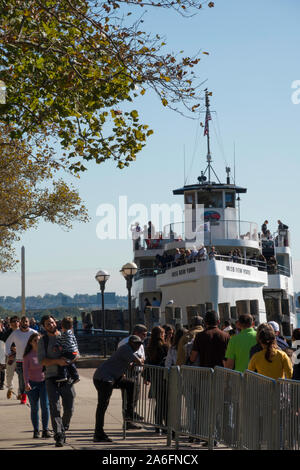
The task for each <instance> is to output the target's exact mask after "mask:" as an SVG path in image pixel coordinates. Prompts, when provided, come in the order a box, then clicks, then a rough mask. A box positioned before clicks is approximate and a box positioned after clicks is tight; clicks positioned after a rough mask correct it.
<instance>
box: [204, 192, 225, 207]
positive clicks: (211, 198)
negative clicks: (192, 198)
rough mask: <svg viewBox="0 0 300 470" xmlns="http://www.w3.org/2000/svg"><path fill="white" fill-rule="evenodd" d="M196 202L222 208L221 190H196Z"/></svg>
mask: <svg viewBox="0 0 300 470" xmlns="http://www.w3.org/2000/svg"><path fill="white" fill-rule="evenodd" d="M198 204H203V205H204V207H212V208H214V209H222V207H223V198H222V192H221V191H220V192H202V191H199V192H198Z"/></svg>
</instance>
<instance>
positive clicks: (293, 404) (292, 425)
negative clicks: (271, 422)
mask: <svg viewBox="0 0 300 470" xmlns="http://www.w3.org/2000/svg"><path fill="white" fill-rule="evenodd" d="M278 384H279V394H280V405H281V406H280V432H281V434H280V447H281V449H283V450H299V449H300V382H298V381H295V380H278Z"/></svg>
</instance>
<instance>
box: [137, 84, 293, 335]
mask: <svg viewBox="0 0 300 470" xmlns="http://www.w3.org/2000/svg"><path fill="white" fill-rule="evenodd" d="M209 95H210V94H209V93H208V91H207V90H206V119H205V130H204V135H205V136H206V138H207V167H206V169H205V171H203V172H201V176H200V177H198V181H197V183H195V184H192V185H186V186H183V187H182V188H179V189H175V190H173V194H174V195H183V197H184V203H185V204H189V205H190V206H189V207H191V208H192V224H193V230H195V236H194V238H193V239H192V240H190V239H188V238H187V236H186V234H185V228H186V227H185V224H184V222H180V223H177V224H171V226H169V227H165V228H164V232H163V235H164V236H163V237H162V233H159V234H158V233H157V234H152V235H151V238H147V236H145V237H144V240H142V239H140V242H138V243H135V246H134V248H135V249H134V262H135V263H136V265H137V267H138V271H137V274H136V275H135V278H134V282H133V297H134V300H135V306H136V307H138V308H139V309H140V310H141V311H143V310H144V307H145V299H148V301H149V302H150V304H151V305H157V304H160V308H161V312H162V313H163V312H165V307H166V305H168V304H172V305H173V306H176V307H180V308H181V310H182V321H183V324H187V309H188V307H189V306H197V305H198V306H201V305H202V306H205V307H206V308H213V309H214V310H217V311H219V313H220V316H221V319H222V314H223V313H224V311H227V312H232V314H231V313H229V316H231V317H232V318H234V316H235V318H237V317H236V314H235V315H234V314H233V312H234V309H237V310H238V311H239V312H241V306H242V309H243V308H244V312H245V313H246V311H247V310H248V311H249V313H252V314H253V315H254V316H255V321H256V324H259V323H261V322H264V321H269V320H271V319H273V320H276V321H278V322H279V323H281V325H282V328H283V334H285V336H290V334H291V329H292V328H295V327H296V324H297V322H296V305H295V300H294V286H293V268H292V257H291V250H290V234H289V230H288V228H287V227H286V226H284V225H283V224H279V229H278V231H277V232H276V233H273V234H272V235H271V234H270V233H268V234H267V235H264V234H263V233H262V232H261V231H260V226H259V225H258V224H257V223H256V222H245V221H241V220H240V211H239V200H240V198H239V196H240V194H245V193H246V192H247V189H246V188H243V187H239V186H237V185H236V184H235V182H233V181H231V176H230V168H228V167H227V168H226V174H227V176H226V183H221V182H220V180H219V179H218V177H217V175H216V173H215V171H214V169H213V168H212V164H211V162H212V159H211V153H210V140H209V120H211V115H210V108H209V107H210V103H209ZM212 178H213V179H214V180H212ZM197 205H202V207H203V208H204V214H203V216H202V218H203V220H202V224H201V231H200V230H199V232H198V229H197V227H196V228H195V221H196V212H197V211H196V209H197V207H199V206H197ZM185 207H186V206H185ZM185 218H186V214H185ZM183 219H184V218H183ZM185 222H186V221H185ZM166 234H167V235H166ZM189 237H190V236H189ZM201 240H202V241H203V245H204V246H205V249H206V255H205V250H204V249H202V250H201V252H200V254H196V251H197V250H199V248H200V245H201V243H200V242H199V241H201ZM212 247H214V248H215V250H212ZM180 250H181V251H180ZM187 250H191V252H187ZM203 252H204V254H203ZM201 253H202V254H203V256H201ZM224 308H225V310H224ZM245 309H246V310H245ZM227 316H228V315H227Z"/></svg>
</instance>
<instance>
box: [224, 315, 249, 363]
mask: <svg viewBox="0 0 300 470" xmlns="http://www.w3.org/2000/svg"><path fill="white" fill-rule="evenodd" d="M253 325H254V322H253V317H252V315H250V314H243V315H240V316H239V319H238V322H237V326H238V328H239V330H240V332H239V334H238V335H234V336H231V338H230V341H229V343H228V346H227V350H226V354H225V357H226V360H225V362H224V367H226V368H227V369H234V370H238V371H240V372H244V371H245V370H246V369H247V367H248V363H249V354H250V349H251V348H252V346H254V345H255V344H256V331H255V330H254V328H253Z"/></svg>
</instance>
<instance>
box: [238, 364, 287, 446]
mask: <svg viewBox="0 0 300 470" xmlns="http://www.w3.org/2000/svg"><path fill="white" fill-rule="evenodd" d="M242 390H243V397H242V398H243V399H242V427H243V435H242V448H243V449H248V450H272V449H273V450H274V449H277V450H278V449H279V439H278V436H279V429H280V426H279V420H278V417H279V408H280V403H279V400H278V396H277V390H278V388H277V382H276V380H274V379H271V378H269V377H265V376H263V375H260V374H256V373H255V372H251V371H246V372H245V373H244V376H243V387H242Z"/></svg>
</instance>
